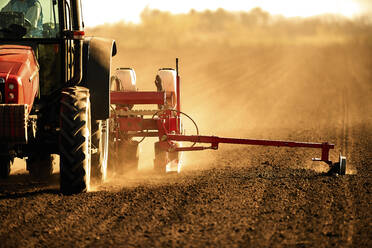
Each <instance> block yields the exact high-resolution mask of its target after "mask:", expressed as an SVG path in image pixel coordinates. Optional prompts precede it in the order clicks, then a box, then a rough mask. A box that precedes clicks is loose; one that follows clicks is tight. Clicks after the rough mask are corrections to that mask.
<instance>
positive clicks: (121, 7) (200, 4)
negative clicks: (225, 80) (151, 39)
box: [83, 0, 365, 26]
mask: <svg viewBox="0 0 372 248" xmlns="http://www.w3.org/2000/svg"><path fill="white" fill-rule="evenodd" d="M83 4H84V17H85V23H86V25H87V26H95V25H99V24H104V23H112V22H118V21H126V22H133V23H139V22H140V14H141V12H142V11H143V9H144V8H146V7H148V8H150V9H159V10H162V11H170V12H171V13H174V14H178V13H187V12H189V11H190V10H191V9H194V10H197V11H204V10H207V9H209V10H216V9H218V8H223V9H226V10H229V11H250V10H251V9H253V8H256V7H259V8H262V9H263V10H265V11H267V12H269V13H270V14H273V15H283V16H285V17H295V16H299V17H308V16H314V15H321V14H340V15H343V16H346V17H353V16H355V15H358V14H360V13H362V12H363V7H362V6H363V4H364V5H365V3H364V2H363V0H312V1H307V0H297V1H293V0H280V1H278V0H250V1H241V0H230V1H215V0H205V1H197V0H189V1H169V0H156V1H150V0H137V1H132V2H130V3H128V2H127V1H118V0H106V1H105V4H104V5H102V1H100V0H89V1H88V0H83Z"/></svg>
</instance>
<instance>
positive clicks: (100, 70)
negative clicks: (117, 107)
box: [81, 37, 116, 120]
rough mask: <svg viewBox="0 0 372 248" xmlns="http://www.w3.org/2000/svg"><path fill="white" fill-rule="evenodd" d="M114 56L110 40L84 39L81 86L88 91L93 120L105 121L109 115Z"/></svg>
mask: <svg viewBox="0 0 372 248" xmlns="http://www.w3.org/2000/svg"><path fill="white" fill-rule="evenodd" d="M115 54H116V43H115V41H114V40H112V39H106V38H99V37H86V38H85V39H84V43H83V79H82V83H81V85H82V86H85V87H87V88H88V89H89V92H90V101H91V116H92V119H94V120H105V119H108V118H109V115H110V77H111V58H112V57H113V56H115Z"/></svg>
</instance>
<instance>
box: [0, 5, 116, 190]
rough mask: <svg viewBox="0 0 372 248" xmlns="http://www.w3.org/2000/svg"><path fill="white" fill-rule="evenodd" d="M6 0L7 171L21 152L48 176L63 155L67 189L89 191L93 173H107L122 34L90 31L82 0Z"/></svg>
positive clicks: (0, 156)
mask: <svg viewBox="0 0 372 248" xmlns="http://www.w3.org/2000/svg"><path fill="white" fill-rule="evenodd" d="M7 2H8V3H6V7H4V6H0V8H2V9H1V12H0V148H1V149H0V177H2V178H6V177H8V176H9V173H10V167H11V166H12V164H13V163H14V159H15V158H16V157H18V158H24V159H26V163H27V170H28V171H29V173H30V174H31V176H33V177H35V178H37V179H45V178H47V177H48V176H50V175H51V173H52V169H53V158H54V157H55V156H54V154H59V155H60V186H61V191H62V192H63V193H65V194H74V193H79V192H82V191H85V190H87V189H88V188H89V184H90V181H91V178H92V180H95V181H97V182H99V181H101V180H103V179H104V178H105V176H106V171H107V154H108V129H107V128H108V119H109V114H110V93H109V92H110V68H111V58H112V57H113V56H114V55H115V54H116V45H115V41H113V40H111V39H104V38H96V37H85V35H84V25H83V20H82V14H81V2H80V1H79V0H25V1H18V2H22V3H24V4H26V5H25V6H24V9H22V8H19V7H17V8H14V9H12V4H13V3H14V2H16V1H15V0H10V1H7ZM30 9H32V10H34V11H36V12H35V13H38V15H36V17H35V16H33V17H32V18H36V20H35V19H33V20H30V18H31V17H30V15H29V13H28V10H30Z"/></svg>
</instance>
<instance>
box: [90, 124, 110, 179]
mask: <svg viewBox="0 0 372 248" xmlns="http://www.w3.org/2000/svg"><path fill="white" fill-rule="evenodd" d="M93 149H94V150H95V153H92V163H91V164H92V180H93V181H94V182H95V183H100V182H103V181H104V180H105V179H106V176H107V156H108V120H103V121H102V120H98V121H93V122H92V150H93Z"/></svg>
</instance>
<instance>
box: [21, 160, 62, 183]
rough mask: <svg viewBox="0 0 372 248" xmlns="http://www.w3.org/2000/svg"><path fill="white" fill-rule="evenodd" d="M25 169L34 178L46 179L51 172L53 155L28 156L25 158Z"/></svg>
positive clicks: (53, 161)
mask: <svg viewBox="0 0 372 248" xmlns="http://www.w3.org/2000/svg"><path fill="white" fill-rule="evenodd" d="M26 163H27V170H28V172H29V173H30V176H31V177H32V178H33V179H36V180H46V179H48V178H50V176H51V175H52V173H53V164H54V163H55V157H54V156H53V155H52V154H47V155H45V156H30V157H29V158H28V159H27V160H26Z"/></svg>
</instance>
